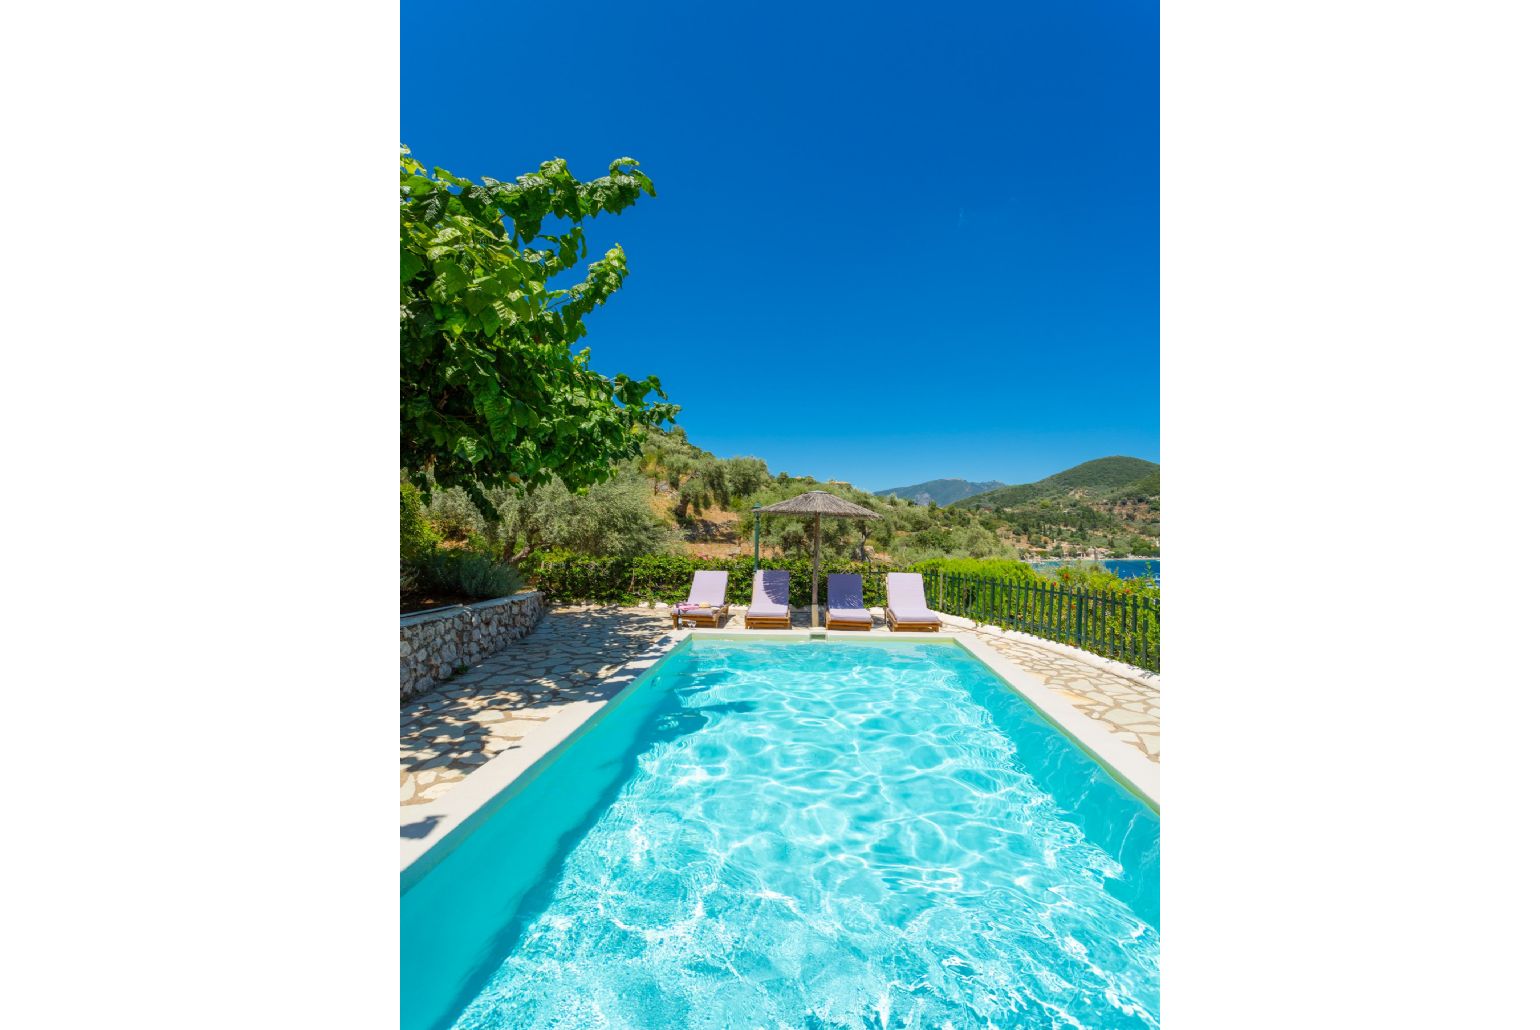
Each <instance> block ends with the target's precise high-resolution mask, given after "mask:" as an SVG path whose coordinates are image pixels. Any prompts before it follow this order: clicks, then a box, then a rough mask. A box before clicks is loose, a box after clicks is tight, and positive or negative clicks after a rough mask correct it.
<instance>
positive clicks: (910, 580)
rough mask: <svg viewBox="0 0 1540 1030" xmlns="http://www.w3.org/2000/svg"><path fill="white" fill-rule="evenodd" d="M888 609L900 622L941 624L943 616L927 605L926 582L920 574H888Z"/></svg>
mask: <svg viewBox="0 0 1540 1030" xmlns="http://www.w3.org/2000/svg"><path fill="white" fill-rule="evenodd" d="M888 608H889V609H891V610H892V612H893V614H894V616H895V617H896V618H897V621H899V622H911V623H912V622H933V623H935V624H936V625H938V626H939V625H940V624H941V616H939V615H937V614H936V613H935V612H933V611H931V610H930V608H928V607H927V606H926V604H925V580H924V579H923V578H921V576H920V574H919V573H918V572H890V573H888Z"/></svg>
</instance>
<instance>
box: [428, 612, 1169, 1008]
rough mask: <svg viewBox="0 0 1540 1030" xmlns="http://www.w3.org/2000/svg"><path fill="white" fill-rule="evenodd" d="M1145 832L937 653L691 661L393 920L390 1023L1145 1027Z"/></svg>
mask: <svg viewBox="0 0 1540 1030" xmlns="http://www.w3.org/2000/svg"><path fill="white" fill-rule="evenodd" d="M1159 918H1160V917H1159V820H1158V818H1157V817H1156V815H1155V814H1154V813H1153V812H1152V811H1151V810H1150V808H1149V807H1147V806H1146V805H1145V804H1144V803H1143V802H1142V801H1140V800H1138V799H1137V798H1135V797H1134V796H1133V795H1132V794H1130V793H1129V792H1128V791H1127V790H1125V789H1124V788H1123V787H1122V786H1120V785H1119V784H1118V783H1117V782H1116V781H1115V780H1114V779H1113V778H1112V777H1111V776H1110V775H1109V774H1108V773H1107V772H1106V771H1105V770H1103V769H1102V767H1101V766H1099V765H1098V764H1097V763H1096V762H1094V761H1093V760H1091V759H1090V758H1089V757H1088V756H1087V755H1086V754H1085V753H1084V752H1083V751H1081V750H1080V749H1079V748H1078V747H1077V746H1076V745H1075V744H1073V743H1071V742H1070V741H1069V740H1068V739H1067V738H1066V737H1065V736H1064V735H1063V734H1062V733H1060V732H1059V731H1058V730H1057V729H1056V728H1054V727H1053V726H1052V725H1051V724H1050V723H1048V722H1047V721H1046V720H1045V719H1044V718H1043V717H1042V716H1041V715H1040V714H1038V712H1037V711H1036V709H1034V708H1033V707H1032V706H1031V705H1030V704H1028V703H1027V702H1026V701H1025V700H1023V699H1022V698H1021V696H1020V695H1018V694H1017V693H1015V692H1014V691H1013V690H1012V689H1011V688H1010V687H1009V686H1008V685H1007V684H1005V683H1004V682H1002V681H1001V680H1000V679H999V678H998V677H997V676H995V674H994V673H993V672H992V671H990V669H989V668H988V667H987V666H985V665H984V664H983V663H982V662H980V661H979V660H978V659H977V658H975V657H973V656H972V655H971V654H969V653H968V652H967V651H966V650H964V649H963V648H962V647H960V646H957V645H956V644H952V643H950V642H947V641H936V642H925V643H914V642H889V641H877V640H871V641H866V640H863V641H860V642H856V641H846V640H841V641H839V642H832V641H830V642H824V641H818V640H812V641H807V640H802V641H795V642H793V641H776V642H769V641H757V640H756V641H733V640H709V639H705V638H703V637H700V636H697V637H695V638H693V639H691V640H688V641H686V642H685V643H684V644H682V645H681V646H680V647H679V648H677V649H676V650H675V651H674V652H673V653H672V654H671V655H670V656H669V657H668V658H667V659H665V660H664V661H663V662H661V663H659V664H658V665H657V666H655V667H654V668H653V670H652V671H651V674H650V675H648V676H646V677H644V678H643V679H642V680H641V681H639V682H638V683H637V684H636V685H635V686H634V687H633V688H632V689H631V690H630V691H629V692H628V693H626V694H625V695H624V696H622V697H620V698H618V699H617V700H615V701H614V702H612V703H611V704H610V706H609V707H608V708H607V709H606V710H605V711H604V712H603V713H602V716H601V717H599V718H598V719H596V720H595V721H594V722H593V723H592V724H590V725H589V726H588V727H587V728H586V729H585V731H583V732H581V733H580V734H579V735H578V736H577V737H576V738H575V739H574V740H571V741H569V742H568V744H567V745H566V746H565V748H564V749H563V750H562V751H561V752H560V753H559V754H556V755H555V756H553V758H552V759H550V760H549V762H548V763H547V764H546V765H545V767H544V768H543V769H539V770H536V771H534V772H533V774H532V775H527V776H525V777H523V778H521V780H520V781H519V782H518V783H516V784H515V785H514V787H513V788H512V789H510V791H509V792H507V795H506V797H505V798H504V799H502V803H501V807H499V808H497V810H496V811H495V812H494V813H493V814H491V815H490V816H489V817H488V818H487V819H486V821H485V822H484V823H483V824H481V825H480V826H479V827H477V828H476V829H475V830H474V831H473V832H471V833H470V834H469V835H468V836H466V837H464V839H462V840H461V841H460V842H459V843H458V844H457V845H455V846H454V847H453V849H452V850H451V851H449V852H448V853H447V854H446V855H445V856H444V857H443V858H442V859H441V860H439V861H438V863H437V864H436V865H434V866H433V867H432V868H431V870H430V871H428V872H427V873H426V874H425V875H423V876H422V877H421V879H419V880H417V881H416V882H415V883H414V884H413V885H412V886H411V887H410V888H409V889H407V890H406V892H405V893H404V894H403V895H402V899H401V935H402V940H401V952H402V968H401V974H402V998H401V1002H402V1026H403V1027H407V1028H410V1030H427V1028H438V1027H455V1028H458V1030H472V1028H475V1030H487V1028H508V1027H574V1028H577V1027H583V1028H587V1027H632V1028H655V1027H656V1028H663V1027H669V1028H672V1027H701V1028H707V1027H709V1028H713V1030H715V1028H721V1027H758V1026H764V1027H799V1028H800V1027H905V1026H913V1027H922V1026H923V1027H943V1026H948V1025H950V1026H952V1027H954V1028H956V1030H963V1028H966V1027H988V1026H995V1027H1002V1028H1003V1027H1037V1026H1043V1027H1050V1026H1086V1027H1097V1028H1116V1027H1140V1026H1154V1025H1158V1021H1159V986H1158V962H1159V936H1160V935H1159Z"/></svg>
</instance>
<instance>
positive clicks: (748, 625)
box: [743, 607, 791, 629]
mask: <svg viewBox="0 0 1540 1030" xmlns="http://www.w3.org/2000/svg"><path fill="white" fill-rule="evenodd" d="M743 628H744V629H791V608H790V607H788V608H787V609H786V614H785V615H749V614H748V613H747V612H745V613H744V615H743Z"/></svg>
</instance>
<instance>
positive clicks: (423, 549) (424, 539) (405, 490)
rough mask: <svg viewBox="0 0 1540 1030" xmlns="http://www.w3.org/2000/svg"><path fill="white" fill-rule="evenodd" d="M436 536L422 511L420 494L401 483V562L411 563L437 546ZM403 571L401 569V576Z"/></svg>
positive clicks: (404, 481) (412, 487) (403, 482)
mask: <svg viewBox="0 0 1540 1030" xmlns="http://www.w3.org/2000/svg"><path fill="white" fill-rule="evenodd" d="M438 540H439V538H438V534H437V533H435V532H433V527H432V526H431V525H429V523H428V516H427V513H426V512H424V511H423V507H422V494H420V493H418V492H417V488H416V487H415V486H413V485H412V484H411V483H408V482H407V481H406V480H404V479H403V480H402V481H401V560H402V562H403V563H405V562H410V561H413V560H415V559H417V558H420V557H422V556H423V555H426V554H429V553H431V552H432V551H433V549H434V548H435V547H437V546H438ZM404 573H405V569H404V568H403V575H404Z"/></svg>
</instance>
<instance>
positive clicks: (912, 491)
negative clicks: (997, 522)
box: [872, 479, 1007, 508]
mask: <svg viewBox="0 0 1540 1030" xmlns="http://www.w3.org/2000/svg"><path fill="white" fill-rule="evenodd" d="M1006 485H1007V484H1005V483H1002V482H1001V481H1000V480H998V479H991V480H987V481H986V482H983V483H974V482H970V481H969V480H966V479H927V480H926V481H925V482H923V483H915V484H914V485H912V486H890V487H888V488H887V489H886V490H873V491H872V493H873V494H874V495H876V496H878V497H902V498H904V499H905V500H908V501H913V502H914V503H915V504H929V503H930V502H932V501H934V502H935V504H936V507H938V508H945V507H946V506H947V505H949V504H953V503H955V502H957V501H960V500H962V499H964V498H966V497H972V496H974V495H976V494H981V493H987V492H989V491H991V490H998V489H1000V488H1001V487H1004V486H1006Z"/></svg>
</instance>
